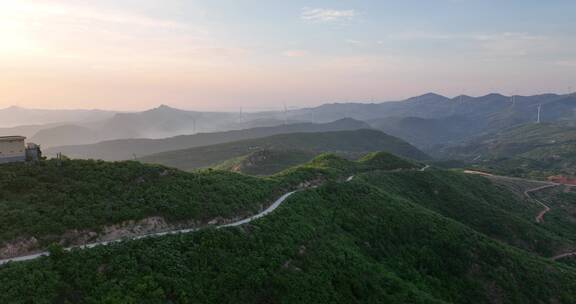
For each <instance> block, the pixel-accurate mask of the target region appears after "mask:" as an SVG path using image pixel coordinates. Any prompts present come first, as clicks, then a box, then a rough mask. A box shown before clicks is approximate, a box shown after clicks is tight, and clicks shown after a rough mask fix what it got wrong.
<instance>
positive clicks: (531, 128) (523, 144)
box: [439, 123, 576, 178]
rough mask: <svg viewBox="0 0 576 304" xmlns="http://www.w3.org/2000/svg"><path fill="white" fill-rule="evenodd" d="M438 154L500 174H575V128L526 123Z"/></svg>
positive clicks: (538, 175)
mask: <svg viewBox="0 0 576 304" xmlns="http://www.w3.org/2000/svg"><path fill="white" fill-rule="evenodd" d="M439 155H441V156H442V157H444V158H455V159H464V160H469V161H472V160H473V162H472V163H473V165H474V166H475V168H477V169H481V170H485V171H490V172H493V173H497V174H501V175H513V176H521V177H531V178H546V177H548V176H551V175H556V174H565V175H576V170H575V169H574V168H576V128H575V127H572V126H570V125H568V124H565V123H542V124H527V125H522V126H518V127H514V128H510V129H505V130H503V131H500V132H498V133H494V134H488V135H485V136H483V137H480V138H478V139H476V140H474V141H473V142H472V143H469V144H467V145H464V146H461V147H454V148H449V149H446V150H445V151H442V152H441V153H439Z"/></svg>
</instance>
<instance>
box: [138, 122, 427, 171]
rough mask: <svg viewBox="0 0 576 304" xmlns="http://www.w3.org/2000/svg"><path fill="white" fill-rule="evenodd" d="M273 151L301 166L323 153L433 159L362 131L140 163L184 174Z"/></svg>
mask: <svg viewBox="0 0 576 304" xmlns="http://www.w3.org/2000/svg"><path fill="white" fill-rule="evenodd" d="M294 150H297V151H294ZM258 151H267V152H268V153H266V154H262V153H258V155H256V157H255V156H254V153H256V152H258ZM271 151H292V153H290V154H295V155H297V156H302V159H303V160H304V161H302V162H300V163H303V162H305V161H308V160H310V159H312V158H313V157H314V156H315V155H317V154H319V153H322V152H335V153H340V154H344V155H346V154H351V155H354V156H356V157H359V156H361V155H362V154H366V153H368V152H375V151H386V152H389V153H393V154H396V155H399V156H402V157H406V158H411V159H415V160H426V159H430V157H429V156H428V155H426V154H425V153H423V152H422V151H420V150H418V149H417V148H415V147H414V146H412V145H410V144H408V143H407V142H405V141H403V140H401V139H399V138H396V137H393V136H390V135H387V134H384V133H382V132H381V131H376V130H366V129H363V130H352V131H332V132H320V133H290V134H280V135H274V136H270V137H264V138H257V139H249V140H243V141H236V142H230V143H224V144H219V145H210V146H202V147H196V148H190V149H184V150H177V151H169V152H163V153H158V154H154V155H150V156H146V157H143V158H141V159H140V160H141V161H143V162H146V163H156V164H162V165H166V166H170V167H174V168H178V169H182V170H191V169H197V168H202V167H208V166H213V165H216V164H218V163H221V162H223V161H226V160H230V159H234V158H243V159H244V160H245V159H246V157H248V158H251V159H252V160H255V159H258V158H260V160H262V161H264V159H261V158H263V157H266V156H279V155H278V153H270V152H271ZM306 152H308V153H306ZM284 154H286V153H284ZM284 156H286V155H284ZM306 156H308V157H309V158H308V157H306ZM310 156H311V157H310ZM276 158H278V157H276ZM291 158H292V157H291ZM307 158H308V159H307ZM277 161H279V162H281V163H286V165H285V166H280V168H278V169H285V168H288V167H290V166H293V165H296V164H298V161H296V160H287V161H285V157H281V158H278V159H277ZM244 164H245V165H246V163H244ZM265 171H270V170H265ZM273 173H274V172H273Z"/></svg>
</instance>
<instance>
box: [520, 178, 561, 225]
mask: <svg viewBox="0 0 576 304" xmlns="http://www.w3.org/2000/svg"><path fill="white" fill-rule="evenodd" d="M558 186H559V185H558V184H552V185H545V186H541V187H537V188H534V189H529V190H526V191H525V192H524V195H526V197H527V198H528V199H530V200H532V201H534V202H536V203H538V204H539V205H540V206H542V207H544V210H542V211H540V213H538V215H536V218H535V220H536V223H538V224H541V223H543V222H544V215H546V213H548V212H550V210H552V209H551V208H550V206H548V205H546V204H544V203H543V202H542V201H541V200H539V199H537V198H535V197H533V196H532V195H531V194H532V193H535V192H538V191H542V190H546V189H550V188H555V187H558Z"/></svg>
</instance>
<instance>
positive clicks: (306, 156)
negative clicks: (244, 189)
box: [214, 149, 318, 176]
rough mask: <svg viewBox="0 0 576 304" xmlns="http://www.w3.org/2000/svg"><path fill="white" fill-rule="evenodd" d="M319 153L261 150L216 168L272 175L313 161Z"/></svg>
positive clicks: (228, 161) (225, 162)
mask: <svg viewBox="0 0 576 304" xmlns="http://www.w3.org/2000/svg"><path fill="white" fill-rule="evenodd" d="M317 155H318V153H317V152H312V151H304V150H294V149H290V150H259V151H256V152H253V153H250V154H248V155H244V156H240V157H236V158H233V159H230V160H227V161H224V162H223V163H221V164H219V165H217V166H215V167H214V169H217V170H227V171H232V172H238V173H244V174H249V175H259V176H263V175H272V174H275V173H278V172H280V171H283V170H286V169H288V168H290V167H294V166H297V165H300V164H304V163H307V162H309V161H311V160H312V159H313V158H314V157H315V156H317Z"/></svg>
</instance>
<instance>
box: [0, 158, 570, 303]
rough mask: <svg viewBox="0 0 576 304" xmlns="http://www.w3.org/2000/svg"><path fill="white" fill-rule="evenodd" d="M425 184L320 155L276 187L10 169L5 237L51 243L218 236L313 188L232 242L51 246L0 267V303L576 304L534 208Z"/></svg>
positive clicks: (468, 182) (478, 190)
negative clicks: (130, 229) (162, 231)
mask: <svg viewBox="0 0 576 304" xmlns="http://www.w3.org/2000/svg"><path fill="white" fill-rule="evenodd" d="M419 168H421V165H419V164H417V163H413V162H411V161H408V160H405V159H402V158H399V157H396V156H393V155H390V154H389V153H383V152H379V153H372V154H369V155H367V156H365V157H364V158H362V159H361V160H359V161H349V160H346V159H344V158H341V157H338V156H336V155H333V154H321V155H319V156H317V157H315V158H314V159H313V160H312V161H310V162H308V163H306V164H303V165H300V166H297V167H293V168H290V169H288V170H284V171H282V172H281V173H279V174H276V175H274V176H272V177H269V178H257V177H250V176H245V175H240V174H235V173H230V172H222V171H215V170H206V171H200V172H195V173H186V172H181V171H178V170H174V169H169V168H166V167H162V166H151V165H143V164H140V163H137V162H121V163H106V162H96V161H74V160H65V161H62V162H57V161H55V160H53V161H44V162H40V163H38V164H36V165H22V164H15V165H3V166H0V178H1V182H0V185H2V188H1V192H0V210H1V211H2V214H3V218H2V221H3V222H1V223H0V225H1V227H2V228H3V229H2V237H3V238H4V239H7V238H9V237H13V236H22V235H28V236H31V235H33V236H37V237H38V239H42V240H44V242H47V241H49V240H56V239H57V238H56V237H55V236H56V235H57V234H58V233H61V232H62V231H66V232H68V233H70V231H74V230H82V229H83V227H90V228H94V227H96V228H98V227H101V229H102V230H105V229H104V228H102V225H104V224H106V225H109V224H111V223H117V221H124V220H126V219H131V220H138V219H140V218H146V217H150V216H156V217H162V218H165V219H166V221H167V222H169V223H183V221H184V222H186V223H188V224H195V225H200V226H203V225H207V224H209V223H207V221H211V220H213V219H218V220H219V221H220V222H222V221H224V222H225V219H226V218H232V219H238V218H243V217H246V216H248V215H249V214H252V213H254V212H257V211H258V210H261V208H262V204H265V203H266V202H269V201H270V200H271V199H273V198H276V197H278V196H279V195H280V194H281V193H284V192H286V191H289V190H290V189H294V188H295V187H297V186H298V185H299V184H302V183H303V182H306V183H308V184H309V185H316V186H317V187H315V188H308V189H306V190H303V191H300V192H299V193H297V194H295V195H293V196H291V197H290V198H289V199H288V200H287V201H286V202H285V203H284V204H282V205H281V206H280V208H278V209H277V210H276V211H274V212H273V213H271V214H270V215H268V216H266V217H264V218H261V219H259V220H257V221H254V222H252V223H250V224H247V225H244V226H241V227H238V228H223V229H211V228H206V229H202V230H200V231H197V232H193V233H188V234H181V235H171V236H164V237H157V238H148V239H141V240H136V241H125V242H121V243H114V244H111V245H108V246H100V247H96V248H93V249H89V250H72V251H71V252H64V251H62V250H61V248H60V247H58V246H51V256H49V257H43V258H40V259H37V260H34V261H30V262H23V263H9V264H7V265H3V266H0V303H239V302H240V303H382V302H384V303H574V302H575V301H576V268H574V267H573V266H570V262H567V263H561V262H554V261H552V260H550V259H547V257H549V256H551V255H553V254H556V253H558V252H560V251H561V250H564V249H567V248H574V239H573V237H567V235H570V234H572V235H573V234H574V232H576V228H574V227H572V226H570V225H567V224H566V223H564V222H560V223H558V224H557V225H550V226H547V225H539V224H535V223H534V222H533V217H534V214H535V213H537V212H538V211H539V210H540V208H539V207H538V206H537V205H535V204H533V202H526V201H524V200H523V199H522V197H521V196H519V195H518V194H516V193H515V192H511V191H509V190H508V189H507V188H506V187H503V186H498V185H496V184H493V183H491V182H490V181H489V180H488V179H486V178H484V177H480V176H468V175H462V174H460V173H455V172H448V171H438V170H431V171H424V172H422V171H420V170H419ZM350 175H354V176H355V178H354V179H353V180H352V181H350V182H344V180H345V179H346V177H348V176H350ZM564 196H570V194H566V193H560V194H558V197H559V198H560V197H564ZM555 198H556V196H555ZM557 204H560V203H557ZM555 206H557V205H555ZM558 209H559V210H558V212H570V210H571V209H570V208H567V209H564V211H563V209H561V208H558ZM556 216H559V215H556ZM7 219H8V220H7ZM563 219H564V220H568V219H569V217H566V216H564V217H563ZM550 220H551V219H550ZM558 227H561V229H560V228H558ZM157 228H158V227H157ZM160 228H162V227H160ZM94 231H95V232H98V231H99V230H98V229H95V230H94ZM64 235H66V233H65V234H64Z"/></svg>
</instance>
